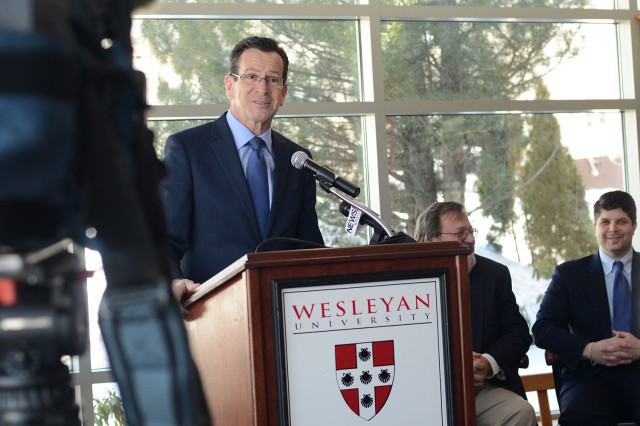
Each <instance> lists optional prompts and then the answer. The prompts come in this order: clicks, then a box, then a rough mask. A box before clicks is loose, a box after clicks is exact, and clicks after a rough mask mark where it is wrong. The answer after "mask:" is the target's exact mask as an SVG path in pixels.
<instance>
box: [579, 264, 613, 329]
mask: <svg viewBox="0 0 640 426" xmlns="http://www.w3.org/2000/svg"><path fill="white" fill-rule="evenodd" d="M582 282H583V283H584V290H585V291H586V292H587V297H588V300H589V301H590V304H591V306H593V310H594V312H593V316H594V317H595V318H596V321H597V324H600V325H602V326H603V327H606V329H607V330H608V331H607V332H609V333H610V332H611V314H610V312H609V301H608V300H609V299H608V297H607V286H606V284H605V281H604V271H603V270H602V261H601V260H600V254H599V253H598V252H595V253H594V254H593V256H591V262H589V264H588V265H587V268H586V269H585V271H584V277H583V278H582ZM605 334H606V333H605Z"/></svg>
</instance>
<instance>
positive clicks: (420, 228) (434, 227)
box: [413, 201, 467, 242]
mask: <svg viewBox="0 0 640 426" xmlns="http://www.w3.org/2000/svg"><path fill="white" fill-rule="evenodd" d="M448 213H451V214H453V215H454V216H456V217H460V216H464V215H466V214H467V212H466V211H465V209H464V206H463V205H462V204H460V203H456V202H455V201H441V202H440V201H437V202H435V203H433V204H431V205H430V206H429V207H427V208H426V209H425V211H423V212H422V213H420V215H419V216H418V219H416V227H415V229H414V231H413V239H415V240H416V241H418V242H426V241H428V240H429V239H431V238H435V237H438V236H440V232H441V231H440V226H441V224H440V218H441V217H442V216H443V215H445V214H448Z"/></svg>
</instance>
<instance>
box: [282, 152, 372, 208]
mask: <svg viewBox="0 0 640 426" xmlns="http://www.w3.org/2000/svg"><path fill="white" fill-rule="evenodd" d="M291 164H292V165H293V167H295V168H296V169H301V170H306V171H307V172H309V173H311V174H312V175H314V176H315V177H316V179H317V180H318V181H319V182H320V183H321V184H325V185H328V186H329V187H332V186H333V187H336V188H337V189H339V190H340V191H342V192H344V193H345V194H347V195H349V196H350V197H357V196H358V194H360V188H359V187H357V186H356V185H354V184H352V183H351V182H349V181H348V180H345V179H342V178H341V177H339V176H336V173H335V172H334V171H333V170H332V169H330V168H329V167H325V166H321V165H320V164H318V163H316V162H315V161H313V160H312V159H310V158H309V156H308V155H307V154H305V153H304V152H302V151H298V152H296V153H294V154H293V155H292V156H291Z"/></svg>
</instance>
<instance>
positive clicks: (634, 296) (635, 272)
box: [631, 251, 640, 338]
mask: <svg viewBox="0 0 640 426" xmlns="http://www.w3.org/2000/svg"><path fill="white" fill-rule="evenodd" d="M631 303H632V312H633V314H632V315H633V316H632V320H631V321H632V322H631V327H632V328H631V329H632V331H633V335H634V336H636V337H637V338H640V253H638V252H636V251H634V252H633V262H632V264H631Z"/></svg>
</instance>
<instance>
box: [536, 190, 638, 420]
mask: <svg viewBox="0 0 640 426" xmlns="http://www.w3.org/2000/svg"><path fill="white" fill-rule="evenodd" d="M593 218H594V230H595V233H596V236H597V238H598V244H599V246H600V247H599V250H598V251H597V252H596V253H594V254H592V255H590V256H587V257H584V258H582V259H577V260H572V261H569V262H566V263H563V264H561V265H559V266H557V267H556V269H555V271H554V273H553V276H552V278H551V283H550V284H549V287H548V289H547V291H546V293H545V295H544V297H543V299H542V302H541V304H540V310H539V311H538V314H537V318H536V322H535V324H534V325H533V335H534V339H535V343H536V345H537V346H539V347H540V348H543V349H548V350H551V351H552V352H554V353H555V354H556V356H557V357H558V358H560V361H562V365H561V366H560V367H559V368H560V369H561V371H560V383H556V386H557V387H558V393H559V395H560V397H559V404H560V418H559V420H558V422H559V424H561V425H562V426H572V425H576V426H577V425H579V426H585V425H587V426H588V425H593V426H607V425H616V424H618V422H628V421H630V420H633V421H634V422H635V423H637V424H640V361H638V359H640V340H638V337H639V336H640V334H639V331H640V310H639V309H638V305H639V303H640V302H639V299H640V294H638V291H639V284H640V254H638V253H636V252H635V251H634V250H633V248H632V238H633V235H634V233H635V230H636V226H637V222H636V205H635V202H634V200H633V198H632V197H631V196H630V195H629V194H627V193H626V192H623V191H612V192H608V193H605V194H603V195H602V196H601V197H600V199H599V200H598V201H597V202H596V203H595V205H594V208H593ZM615 261H621V262H622V264H623V274H624V275H625V278H626V282H625V281H624V280H622V279H620V284H621V285H622V286H627V288H626V291H630V290H631V288H630V287H631V286H630V284H629V283H630V282H631V283H633V297H631V295H629V294H628V293H627V296H626V297H623V298H622V299H623V300H624V299H626V303H627V306H626V307H625V306H620V305H619V304H617V303H616V302H614V300H615V299H616V297H615V296H614V294H615V293H616V290H615V288H614V287H615V285H616V284H617V283H616V279H615V275H616V274H615V272H614V270H613V269H614V267H613V265H614V262H615ZM621 288H622V289H623V290H624V287H621ZM632 300H635V302H633V303H632ZM629 311H631V313H630V314H626V315H622V313H624V312H627V313H628V312H629ZM618 317H621V318H618Z"/></svg>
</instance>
